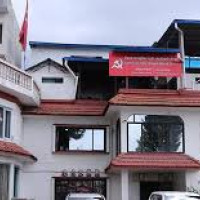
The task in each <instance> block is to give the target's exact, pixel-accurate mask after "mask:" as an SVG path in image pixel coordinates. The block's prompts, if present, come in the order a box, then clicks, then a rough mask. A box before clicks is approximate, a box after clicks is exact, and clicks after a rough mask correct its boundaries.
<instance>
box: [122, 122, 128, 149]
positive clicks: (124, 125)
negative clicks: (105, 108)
mask: <svg viewBox="0 0 200 200" xmlns="http://www.w3.org/2000/svg"><path fill="white" fill-rule="evenodd" d="M121 152H122V153H127V121H126V120H124V119H123V118H122V119H121Z"/></svg>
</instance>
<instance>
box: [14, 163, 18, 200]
mask: <svg viewBox="0 0 200 200" xmlns="http://www.w3.org/2000/svg"><path fill="white" fill-rule="evenodd" d="M18 187H19V168H18V167H15V170H14V197H18Z"/></svg>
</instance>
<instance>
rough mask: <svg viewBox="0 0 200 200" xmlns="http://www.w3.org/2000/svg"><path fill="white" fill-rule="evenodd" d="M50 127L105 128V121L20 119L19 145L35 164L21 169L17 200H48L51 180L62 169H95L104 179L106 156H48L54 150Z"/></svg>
mask: <svg viewBox="0 0 200 200" xmlns="http://www.w3.org/2000/svg"><path fill="white" fill-rule="evenodd" d="M54 124H79V125H80V124H89V125H91V124H95V125H108V121H106V119H105V118H103V117H61V116H60V117H59V116H57V117H56V116H24V136H23V139H24V140H23V143H24V146H25V148H26V149H28V150H29V151H30V152H32V153H33V155H35V156H36V157H37V158H38V161H37V162H36V163H35V164H33V165H26V166H25V167H24V169H23V173H22V179H21V187H20V188H21V191H20V197H26V198H33V197H34V198H35V199H37V200H43V199H49V200H50V199H51V194H52V192H53V191H52V188H51V181H52V179H51V178H52V177H55V176H61V172H62V171H63V170H64V169H65V170H68V171H71V170H72V169H75V170H80V169H82V170H86V169H92V170H93V171H94V170H95V169H99V170H100V172H101V173H102V174H103V175H104V170H105V168H106V167H107V166H108V164H109V161H110V155H109V154H95V153H94V154H90V153H88V154H87V153H85V154H83V153H81V154H78V153H77V154H74V153H67V152H66V153H65V154H56V153H52V152H53V150H54V147H55V139H54V138H55V128H54ZM108 134H109V133H108ZM33 186H34V189H31V188H32V187H33ZM35 191H37V192H35Z"/></svg>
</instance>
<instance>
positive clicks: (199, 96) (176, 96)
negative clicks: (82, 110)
mask: <svg viewBox="0 0 200 200" xmlns="http://www.w3.org/2000/svg"><path fill="white" fill-rule="evenodd" d="M109 103H110V104H114V105H127V106H128V105H130V106H131V105H132V106H168V107H199V106H200V92H199V91H188V90H157V89H154V90H152V89H151V90H150V89H144V90H142V89H121V90H119V93H118V94H117V95H116V96H115V97H113V98H112V99H110V101H109Z"/></svg>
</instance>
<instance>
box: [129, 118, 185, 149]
mask: <svg viewBox="0 0 200 200" xmlns="http://www.w3.org/2000/svg"><path fill="white" fill-rule="evenodd" d="M136 115H155V116H171V117H179V118H180V119H181V120H182V121H183V119H182V118H181V117H180V116H178V115H158V114H133V115H130V116H129V117H131V116H133V121H132V122H130V121H128V120H127V152H130V153H131V152H137V151H131V150H129V124H140V125H142V124H150V123H145V122H138V121H136V120H135V116H136ZM154 124H165V123H154ZM166 124H167V123H166ZM168 124H173V125H182V151H180V152H179V151H178V152H175V151H156V152H164V153H165V152H166V153H185V126H184V121H183V123H182V124H181V123H168ZM144 152H145V151H144ZM156 152H155V151H153V152H151V153H156ZM141 153H142V152H141Z"/></svg>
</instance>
